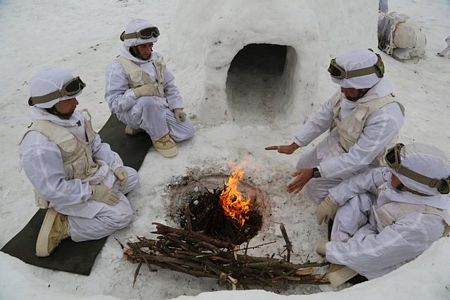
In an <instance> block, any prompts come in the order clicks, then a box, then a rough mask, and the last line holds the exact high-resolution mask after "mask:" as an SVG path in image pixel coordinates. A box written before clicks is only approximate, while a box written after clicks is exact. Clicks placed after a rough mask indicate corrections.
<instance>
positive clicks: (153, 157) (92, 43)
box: [0, 0, 450, 300]
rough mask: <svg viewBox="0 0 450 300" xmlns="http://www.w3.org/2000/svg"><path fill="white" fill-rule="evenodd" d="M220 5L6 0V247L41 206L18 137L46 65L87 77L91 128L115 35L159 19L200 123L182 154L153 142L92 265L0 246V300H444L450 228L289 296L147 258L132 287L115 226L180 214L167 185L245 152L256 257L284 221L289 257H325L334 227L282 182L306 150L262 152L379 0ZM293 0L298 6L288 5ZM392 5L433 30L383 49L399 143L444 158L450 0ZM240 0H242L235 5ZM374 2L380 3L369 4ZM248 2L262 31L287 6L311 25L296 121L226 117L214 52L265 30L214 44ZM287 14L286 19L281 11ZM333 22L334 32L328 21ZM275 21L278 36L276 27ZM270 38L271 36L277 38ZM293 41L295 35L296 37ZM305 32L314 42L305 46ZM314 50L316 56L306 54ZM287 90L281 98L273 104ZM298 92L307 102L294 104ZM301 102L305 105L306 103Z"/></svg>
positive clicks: (367, 27) (288, 133)
mask: <svg viewBox="0 0 450 300" xmlns="http://www.w3.org/2000/svg"><path fill="white" fill-rule="evenodd" d="M220 2H223V3H224V4H223V7H222V6H220V5H218V3H219V1H211V2H210V1H200V0H199V1H186V2H185V1H182V0H180V1H176V0H153V1H144V0H118V1H106V0H98V1H88V0H67V1H52V0H41V1H35V0H33V1H26V0H0V25H1V26H0V41H1V43H2V47H1V50H0V51H1V54H2V55H0V66H1V70H2V71H1V74H2V76H0V87H1V88H2V93H1V95H0V103H1V110H0V120H1V122H2V125H1V130H0V139H1V143H0V153H2V155H3V161H2V164H1V166H0V174H1V175H0V176H1V180H0V195H1V205H0V225H1V228H2V230H1V232H0V247H3V246H4V245H5V244H6V243H7V242H8V241H9V240H10V239H11V238H12V237H13V236H14V235H15V234H16V233H17V232H19V231H20V230H21V229H22V228H23V226H24V225H25V224H26V223H27V222H28V220H29V219H30V218H31V217H32V216H33V215H34V213H35V212H36V207H35V206H34V199H33V191H32V186H31V184H30V183H29V182H28V180H27V178H26V176H25V174H24V172H23V171H22V170H21V167H20V162H19V157H18V143H19V142H20V139H21V137H22V135H23V133H24V132H25V131H26V127H27V126H28V125H29V123H30V120H29V114H28V105H27V99H28V97H29V81H30V79H31V77H32V76H33V75H34V74H35V73H36V72H37V71H38V70H40V69H41V68H43V67H45V66H59V67H64V68H67V69H69V70H71V71H72V72H73V73H74V75H79V76H81V78H82V79H83V80H84V81H85V82H86V83H87V87H86V88H85V90H84V91H83V94H82V95H81V96H80V97H78V100H79V101H80V105H79V108H80V109H82V108H88V109H89V111H90V112H91V114H92V115H93V125H94V128H96V129H100V128H101V127H102V125H103V124H104V123H105V122H106V120H107V119H108V117H109V115H110V113H109V110H108V108H107V105H106V103H105V102H104V99H103V93H104V71H105V67H106V65H107V64H108V63H109V62H110V61H111V60H112V59H113V58H114V57H115V56H116V55H117V54H118V48H119V40H118V36H119V34H120V32H122V30H123V28H124V26H125V25H126V23H128V21H129V20H131V19H132V18H136V17H141V18H147V19H149V20H150V21H151V22H153V23H154V24H156V25H157V26H158V27H159V28H160V31H161V33H162V35H161V37H160V39H159V41H158V43H157V44H156V45H155V47H154V48H155V49H156V51H158V52H160V53H162V54H163V55H164V56H165V59H166V62H167V64H168V67H169V68H170V69H171V70H172V71H173V73H174V75H175V78H176V82H177V85H178V86H179V88H180V90H181V92H182V95H183V96H184V99H185V104H186V111H187V112H188V115H190V116H191V118H192V119H193V122H194V123H195V125H196V128H197V135H196V136H195V137H194V139H193V140H191V141H188V142H185V143H181V144H180V145H179V155H178V156H177V157H176V158H174V159H164V158H162V157H161V156H160V155H159V154H157V153H156V152H155V151H154V150H153V149H151V150H150V151H149V153H148V155H147V157H146V159H145V161H144V164H143V166H142V168H141V169H140V171H139V174H140V177H141V185H140V186H139V187H138V188H137V190H136V191H134V192H132V193H130V194H129V199H130V201H131V203H132V205H133V207H134V210H135V216H134V220H133V223H132V224H131V225H130V226H129V227H128V228H126V229H124V230H121V231H119V232H117V233H115V234H114V235H113V236H112V237H110V238H109V239H108V241H107V242H106V244H105V246H104V248H103V249H102V251H101V253H100V254H99V256H98V257H97V260H96V262H95V265H94V267H93V270H92V273H91V274H90V276H82V275H74V274H70V273H65V272H59V271H52V270H47V269H42V268H37V267H34V266H30V265H27V264H25V263H23V262H22V261H20V260H18V259H16V258H14V257H11V256H9V255H6V254H4V253H2V252H0V299H32V298H33V299H53V298H58V299H171V298H176V297H178V296H180V297H179V298H178V299H228V298H230V297H233V298H235V299H247V300H250V299H258V300H263V299H281V298H289V299H380V298H383V299H449V298H450V263H449V259H448V257H449V254H450V240H449V238H443V239H441V240H439V241H438V242H436V243H434V244H433V245H432V247H431V248H430V249H428V250H427V251H425V252H424V253H423V254H422V255H421V256H419V257H418V258H417V259H415V260H414V261H412V262H410V263H408V264H406V265H404V266H403V267H401V268H399V269H398V270H396V271H394V272H392V273H390V274H388V275H386V276H383V277H381V278H378V279H375V280H372V281H370V282H366V283H363V284H359V285H356V286H353V287H348V288H345V289H341V290H335V289H332V288H330V287H328V286H320V287H317V286H292V287H291V288H290V289H289V290H288V291H284V292H282V293H281V294H274V293H269V292H265V291H262V290H250V291H224V290H223V289H224V287H221V286H219V285H217V283H216V281H215V280H213V279H206V278H196V277H192V276H189V275H185V274H181V273H177V272H173V271H170V270H163V269H159V270H158V271H157V272H149V271H148V270H147V269H146V268H142V269H141V271H140V275H139V276H138V279H137V282H136V285H135V287H134V288H133V287H132V281H133V274H134V270H135V268H136V265H133V264H131V263H129V262H127V261H125V260H124V259H123V257H122V253H121V249H120V247H119V245H118V244H117V242H116V241H115V240H114V238H113V237H116V238H117V239H119V240H121V241H126V240H127V239H132V238H133V237H135V236H136V235H145V236H148V237H152V235H151V234H150V232H151V231H152V230H154V227H153V226H152V224H151V223H152V222H162V223H167V224H169V225H175V220H173V219H171V218H170V216H169V214H168V207H169V204H170V199H169V197H168V194H167V193H166V185H167V183H169V182H171V181H174V180H176V178H178V177H179V176H183V175H185V174H187V173H188V171H189V170H191V169H192V168H197V169H198V170H200V171H202V170H217V171H223V172H226V171H227V162H229V161H232V162H240V161H243V160H246V161H247V162H248V167H246V171H247V174H248V176H250V177H251V179H252V181H253V182H254V183H255V184H256V185H257V186H258V187H259V188H260V189H262V190H263V191H264V192H265V193H266V194H267V198H268V200H267V201H268V203H269V204H270V207H271V215H270V216H267V219H266V222H265V225H264V227H263V229H262V230H261V232H260V234H258V235H257V236H256V237H255V238H254V239H253V240H252V241H251V244H250V245H257V244H260V243H262V242H263V240H264V241H277V243H275V244H271V245H268V246H266V247H263V248H259V249H255V250H254V252H252V253H251V254H252V255H260V256H262V255H265V254H272V253H278V252H279V251H281V250H282V245H283V242H282V237H281V234H280V232H279V230H278V223H279V222H283V223H284V224H285V226H286V228H287V230H288V234H289V236H290V238H291V240H292V241H293V244H294V245H293V246H294V251H295V253H294V254H293V256H292V261H294V262H298V263H301V262H305V261H306V260H308V259H309V260H312V261H314V260H318V259H319V257H318V256H317V255H316V254H315V253H314V248H315V244H316V242H317V241H318V240H319V239H321V238H323V237H325V236H326V230H325V228H324V227H323V226H318V225H316V223H315V219H314V211H315V204H313V203H312V202H311V201H309V200H308V199H302V195H301V194H299V195H290V194H288V193H287V192H286V185H287V183H288V181H289V180H290V173H291V172H292V171H293V170H294V167H295V163H296V159H297V156H298V153H297V154H294V155H291V156H284V155H283V156H282V155H278V154H276V153H273V152H268V151H265V150H264V147H265V146H267V145H271V144H281V143H283V144H285V143H286V144H287V143H291V141H292V138H293V135H294V133H295V132H296V130H297V129H298V128H299V126H300V125H301V124H302V123H303V122H304V121H305V118H306V116H307V115H308V114H309V113H310V112H311V111H313V110H314V109H317V107H318V106H319V105H320V103H322V102H323V101H324V100H325V98H326V97H327V96H328V95H330V94H331V92H332V91H333V90H334V89H335V88H336V86H335V85H333V84H332V83H331V80H330V79H329V78H328V76H327V72H326V68H327V66H328V63H329V59H330V57H333V56H335V55H336V54H338V53H341V52H342V51H345V50H346V49H352V48H354V47H372V48H374V49H375V48H376V36H375V32H374V30H376V24H375V23H374V22H376V9H377V7H376V5H374V3H373V2H375V1H373V0H365V1H361V2H360V4H359V5H357V4H354V3H353V4H345V3H346V2H350V1H312V0H309V1H306V0H304V1H281V0H280V1H236V0H234V1H230V3H228V1H220ZM294 2H295V5H298V7H300V9H299V8H298V7H294V4H293V3H294ZM358 2H359V1H358ZM208 3H212V4H210V5H208ZM214 3H215V4H214ZM225 3H227V4H225ZM256 4H259V5H256ZM275 4H278V5H279V6H277V5H275ZM389 4H390V11H397V12H401V13H405V14H408V15H409V16H411V17H412V18H414V19H415V20H416V21H417V22H418V24H419V25H420V26H422V27H423V29H424V30H425V33H426V35H427V41H428V44H427V52H426V57H425V58H424V59H423V60H420V61H410V62H399V61H396V60H394V59H393V58H391V57H388V56H386V55H384V54H382V57H383V60H384V62H385V66H386V70H387V71H386V75H387V76H389V77H390V78H391V79H392V81H393V82H394V84H395V87H396V96H397V97H398V99H399V101H401V102H402V103H403V104H404V106H405V107H406V124H405V126H404V127H403V129H402V131H401V134H400V140H401V141H403V142H410V141H420V142H424V143H430V144H434V145H436V146H437V147H439V148H441V149H442V150H444V151H445V152H446V153H447V154H448V155H450V133H449V130H448V129H449V128H450V118H448V115H449V112H450V102H449V99H448V97H449V86H450V60H449V59H444V58H440V57H437V56H436V53H437V52H439V51H440V50H442V49H443V48H444V47H445V46H446V43H445V42H444V38H445V37H446V36H448V35H449V34H450V17H449V16H450V2H449V1H447V0H435V1H433V2H430V1H427V0H415V1H409V0H395V1H390V3H389ZM177 5H179V6H178V10H177ZM232 5H234V6H237V8H235V9H234V10H232V11H230V7H232ZM247 5H248V6H249V7H247ZM271 5H272V6H273V7H274V11H276V12H277V14H279V15H278V17H273V16H272V17H271V18H268V20H267V22H265V21H264V20H265V17H267V16H270V14H269V13H268V8H270V7H271ZM284 6H285V7H284ZM222 8H225V9H224V10H222V11H221V12H222V14H221V13H220V12H219V11H218V10H220V9H222ZM246 8H247V9H246ZM286 8H289V9H286ZM302 8H304V10H302ZM370 9H372V10H374V11H375V12H373V13H371V12H370ZM241 10H245V11H247V12H248V11H252V13H251V14H248V16H249V17H250V16H251V17H252V18H255V16H260V18H259V21H258V23H259V26H261V27H258V28H264V26H267V28H268V27H271V26H272V27H273V26H277V25H279V26H280V27H281V28H285V27H283V26H284V25H283V20H284V18H285V19H286V22H287V23H288V24H290V25H289V26H294V25H295V21H293V20H294V19H295V18H293V16H292V14H294V13H295V12H299V11H302V12H301V13H300V16H299V17H298V23H297V24H298V26H305V28H312V29H313V31H314V32H315V33H312V31H308V32H306V31H302V30H300V32H303V33H304V35H302V34H300V35H299V36H298V39H299V40H300V42H296V43H297V44H296V45H300V46H298V47H300V48H301V49H302V50H301V51H300V50H298V49H297V50H298V51H297V52H298V53H297V54H298V57H299V59H300V60H301V59H303V58H305V57H306V58H308V60H315V61H314V62H311V61H309V62H307V63H306V66H307V67H305V65H302V66H300V69H301V71H302V72H303V71H305V72H306V75H305V74H301V75H298V76H300V78H304V80H306V81H307V82H308V83H310V85H305V87H307V88H306V89H305V90H304V91H303V92H302V91H301V90H299V89H293V90H292V92H291V94H289V95H288V96H289V97H293V98H292V100H290V101H291V104H290V105H293V106H294V107H295V109H294V111H295V112H296V113H297V112H298V117H297V118H295V117H294V116H292V115H290V114H289V112H292V111H293V110H292V109H291V108H292V107H290V108H289V107H288V108H289V109H288V110H287V111H283V110H281V112H280V113H279V114H278V115H277V116H276V118H274V119H273V120H272V119H270V118H266V117H264V116H260V115H259V113H261V112H263V111H258V110H256V112H255V111H253V112H252V110H249V111H248V114H249V115H248V119H245V118H242V114H241V115H240V116H239V118H237V119H236V121H233V118H234V115H233V113H232V112H229V113H230V114H231V116H232V117H233V118H232V117H224V115H225V116H227V115H226V114H225V112H224V111H223V108H227V103H226V95H225V91H224V86H225V84H224V80H226V79H225V78H223V77H224V75H223V74H222V73H221V74H214V71H213V69H214V66H215V65H214V63H215V59H219V58H227V57H228V58H227V59H225V60H224V61H223V62H224V63H225V65H226V66H225V68H227V67H228V64H229V59H230V58H229V57H230V55H231V56H232V55H233V54H232V53H228V51H238V50H239V47H241V48H242V47H243V46H244V44H246V43H254V42H262V41H259V40H257V39H258V37H260V36H262V35H265V34H266V33H263V32H259V31H258V30H256V31H253V32H252V34H249V33H248V32H246V31H245V30H243V31H242V32H241V34H242V35H250V36H251V39H248V40H245V39H241V40H239V43H240V44H238V45H239V47H238V46H236V47H237V48H236V49H235V48H233V49H234V50H232V48H226V47H225V49H219V51H223V52H219V53H218V52H215V53H213V54H214V55H212V54H211V53H210V54H209V55H208V51H209V48H208V47H211V44H210V43H211V42H213V40H211V38H214V32H215V30H217V37H226V33H224V32H226V30H225V31H224V29H223V28H224V27H223V26H224V24H223V23H222V21H219V19H218V18H219V17H223V18H225V19H227V18H228V19H231V20H232V18H231V16H232V14H233V13H235V12H239V11H241ZM311 11H313V12H314V13H315V15H314V14H312V13H311ZM188 12H189V13H190V12H192V14H193V15H192V16H190V14H189V13H188ZM362 12H363V13H364V14H367V18H361V17H360V14H362ZM284 13H286V16H283V15H282V14H284ZM177 14H178V17H177ZM336 14H338V15H336ZM189 16H190V17H189ZM294 16H295V14H294ZM352 16H355V20H356V21H354V22H353V23H351V22H352V21H350V20H349V18H352ZM357 16H358V17H357ZM364 20H365V21H364ZM241 21H242V20H241ZM342 22H344V23H342ZM243 23H245V22H243ZM243 23H241V24H243ZM312 23H314V24H312ZM372 23H373V24H372ZM236 24H239V23H236ZM334 24H335V25H336V27H337V29H336V30H335V31H332V30H333V25H334ZM345 24H347V26H350V25H352V24H353V26H354V29H353V28H352V29H351V30H348V32H344V31H343V29H342V28H344V27H345V26H344V25H345ZM225 25H226V24H225ZM231 25H232V24H230V26H231ZM221 26H222V27H221ZM233 26H234V25H233ZM221 28H222V29H221ZM233 28H234V27H233ZM350 28H351V27H350ZM221 30H222V31H221ZM271 32H272V33H273V34H276V33H277V32H280V31H277V30H274V31H271ZM182 35H187V36H185V37H181V36H182ZM237 36H239V35H236V36H235V38H236V37H237ZM268 38H273V37H271V36H270V35H269V36H268ZM205 39H206V40H205ZM208 39H209V40H208ZM252 39H253V40H252ZM292 39H293V37H292V36H289V35H286V37H285V41H283V43H281V42H280V43H281V44H284V45H285V44H289V42H290V41H291V40H292ZM315 39H318V41H315ZM301 41H304V42H305V44H302V43H301ZM268 42H274V41H268ZM293 43H294V42H292V44H291V46H293V47H294V48H295V45H293ZM309 43H311V49H309V48H308V46H309ZM366 43H367V45H366ZM231 44H232V43H231ZM231 44H229V45H231ZM183 50H185V51H183ZM311 51H314V52H316V55H317V56H314V55H311ZM205 55H206V57H205ZM211 66H212V67H213V68H212V69H211ZM308 66H309V67H308ZM311 68H315V69H314V70H312V69H311ZM216 75H218V76H216ZM225 75H226V73H225ZM221 76H222V77H221ZM296 76H297V75H296ZM308 76H310V77H308ZM294 78H297V77H294ZM302 84H303V83H302ZM252 92H254V93H252ZM260 94H261V93H260V92H259V91H258V90H256V89H255V90H254V91H252V90H250V93H249V94H248V95H247V97H248V101H249V102H250V103H251V102H252V101H256V100H258V99H255V98H257V97H258V95H260ZM214 95H217V98H214V99H216V100H217V101H218V102H219V104H218V109H217V111H216V110H214V109H212V107H213V106H210V104H205V103H204V101H203V99H204V98H205V97H212V96H214ZM282 97H283V96H282V95H279V97H274V100H273V101H279V98H282ZM296 97H298V99H297V100H296ZM269 100H270V99H269ZM294 101H298V102H300V103H302V104H299V103H295V104H292V103H294ZM205 105H206V106H207V108H206V109H205V108H204V107H203V106H205ZM208 105H209V107H208ZM302 105H304V110H302V111H301V112H299V107H302ZM250 108H252V107H250ZM253 108H255V107H253ZM242 111H245V109H242ZM246 113H247V112H246ZM283 120H285V122H283ZM300 151H301V150H300ZM300 151H297V152H300ZM324 291H326V292H324ZM301 294H313V295H301Z"/></svg>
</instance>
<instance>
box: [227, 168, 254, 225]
mask: <svg viewBox="0 0 450 300" xmlns="http://www.w3.org/2000/svg"><path fill="white" fill-rule="evenodd" d="M242 178H244V171H243V170H242V169H240V168H238V167H236V168H235V169H234V171H233V172H232V173H231V175H230V176H229V177H228V180H227V182H226V183H225V188H224V190H223V191H222V193H221V194H220V200H219V201H220V205H222V208H223V211H224V213H225V215H226V216H228V217H230V218H232V219H234V220H236V221H238V223H239V224H240V226H241V227H242V226H243V225H244V224H245V221H246V220H248V218H249V217H248V216H247V215H246V214H247V212H249V211H250V210H251V209H252V204H251V200H250V198H245V197H243V196H242V194H241V192H240V191H239V190H238V184H239V181H241V180H242Z"/></svg>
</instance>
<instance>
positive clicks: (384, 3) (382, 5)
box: [378, 0, 389, 14]
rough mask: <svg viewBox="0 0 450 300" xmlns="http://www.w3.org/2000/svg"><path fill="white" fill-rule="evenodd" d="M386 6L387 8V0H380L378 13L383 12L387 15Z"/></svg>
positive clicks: (387, 8)
mask: <svg viewBox="0 0 450 300" xmlns="http://www.w3.org/2000/svg"><path fill="white" fill-rule="evenodd" d="M388 6H389V3H388V0H380V1H379V2H378V12H383V13H385V14H387V12H388V11H389V7H388Z"/></svg>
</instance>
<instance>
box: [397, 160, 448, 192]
mask: <svg viewBox="0 0 450 300" xmlns="http://www.w3.org/2000/svg"><path fill="white" fill-rule="evenodd" d="M395 170H396V171H397V172H398V173H399V174H401V175H403V176H406V177H408V178H411V179H412V180H414V181H417V182H419V183H422V184H424V185H427V186H429V187H433V188H435V187H437V186H438V184H439V182H440V181H441V180H440V179H436V178H430V177H428V176H425V175H422V174H419V173H417V172H414V171H413V170H410V169H408V168H406V167H404V166H402V165H400V166H399V167H398V168H396V169H395Z"/></svg>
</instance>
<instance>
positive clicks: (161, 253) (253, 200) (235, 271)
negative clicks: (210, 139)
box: [119, 167, 327, 290]
mask: <svg viewBox="0 0 450 300" xmlns="http://www.w3.org/2000/svg"><path fill="white" fill-rule="evenodd" d="M206 173H207V172H205V171H200V172H199V171H197V170H192V171H190V173H189V174H188V175H185V176H182V177H179V178H174V181H173V182H171V183H169V184H168V185H167V188H168V195H169V196H170V198H171V200H172V202H171V203H170V206H169V215H170V216H172V217H173V218H174V219H175V220H176V221H177V222H179V223H180V225H181V227H183V229H180V228H174V227H170V226H167V225H163V224H159V223H153V224H154V225H155V226H156V231H153V232H152V233H154V234H156V235H157V236H156V238H155V239H149V238H146V237H137V239H138V240H137V241H135V242H131V241H130V242H127V243H126V244H122V243H120V242H119V243H120V245H121V246H122V249H123V252H124V254H125V257H126V258H127V259H128V260H129V261H131V262H133V263H137V264H138V266H137V268H136V270H135V272H134V280H133V286H134V284H135V282H136V278H137V277H138V274H139V273H140V270H141V267H142V266H143V265H146V266H147V267H148V269H149V270H150V271H156V270H157V268H155V266H159V267H161V268H164V269H170V270H174V271H177V272H182V273H186V274H190V275H193V276H196V277H207V278H216V279H217V280H218V282H219V283H221V284H226V285H227V286H228V287H229V288H232V289H236V288H244V289H248V288H252V287H256V286H259V287H263V288H267V289H272V290H281V289H284V288H287V287H288V285H289V284H291V283H294V284H323V283H326V282H327V281H326V279H325V278H324V273H323V266H325V265H326V263H324V262H306V263H300V264H298V263H292V262H291V261H290V259H291V257H290V255H291V253H292V252H293V248H292V243H291V241H290V239H289V237H288V235H287V231H286V229H285V227H284V225H283V224H280V231H281V233H282V236H283V239H284V243H285V245H284V246H283V247H284V251H283V252H281V253H278V256H279V257H280V258H277V257H275V255H276V254H275V253H272V255H265V256H251V255H250V254H249V252H250V251H252V249H256V248H262V247H264V246H266V245H268V244H273V243H275V242H276V241H268V242H267V241H266V242H263V243H260V244H259V245H251V246H250V244H249V241H250V239H251V238H253V237H254V236H255V235H256V234H257V233H258V231H259V230H260V229H261V227H262V223H263V216H264V217H265V218H266V219H267V218H268V217H269V216H270V206H269V205H267V203H266V201H267V199H266V197H267V196H266V194H265V193H264V192H263V191H261V190H260V189H258V188H257V187H256V186H255V185H253V184H252V183H250V182H249V181H248V180H247V179H246V178H245V173H244V171H243V170H242V169H240V168H237V167H235V168H233V169H232V172H231V174H230V175H229V176H226V175H223V174H217V173H211V172H209V173H207V174H206ZM260 250H261V249H260ZM282 255H283V256H282Z"/></svg>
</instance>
